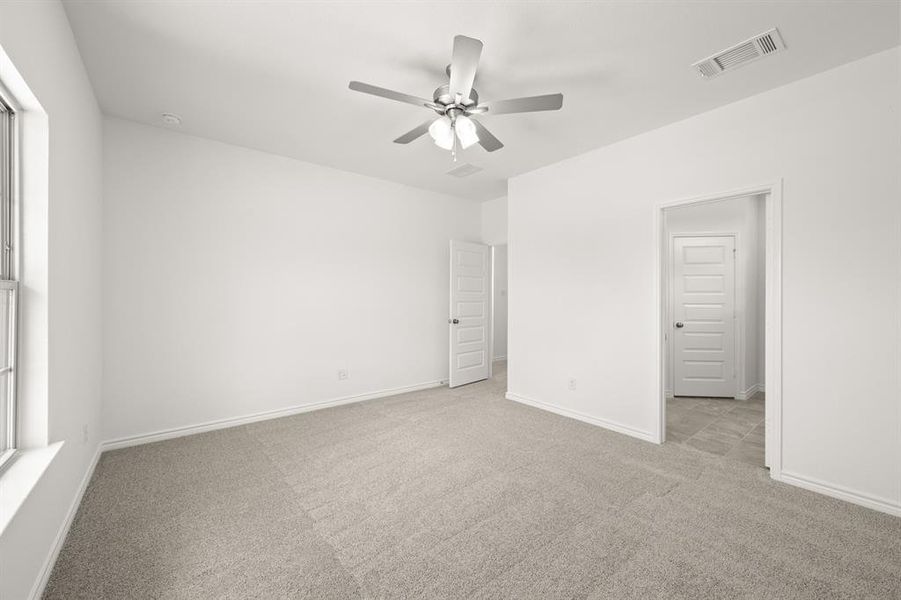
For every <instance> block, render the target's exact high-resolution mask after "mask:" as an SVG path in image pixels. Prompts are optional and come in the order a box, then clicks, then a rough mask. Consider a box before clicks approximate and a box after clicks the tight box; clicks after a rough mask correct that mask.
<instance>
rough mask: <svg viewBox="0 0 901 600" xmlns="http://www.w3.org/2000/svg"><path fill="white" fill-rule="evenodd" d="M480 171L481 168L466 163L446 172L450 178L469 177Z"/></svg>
mask: <svg viewBox="0 0 901 600" xmlns="http://www.w3.org/2000/svg"><path fill="white" fill-rule="evenodd" d="M481 170H482V167H477V166H475V165H471V164H469V163H466V164H465V165H460V166H459V167H456V168H454V169H451V170H450V171H448V172H447V174H448V175H450V176H451V177H469V176H470V175H472V174H473V173H478V172H479V171H481Z"/></svg>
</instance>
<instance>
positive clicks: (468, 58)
mask: <svg viewBox="0 0 901 600" xmlns="http://www.w3.org/2000/svg"><path fill="white" fill-rule="evenodd" d="M481 55H482V42H480V41H479V40H477V39H475V38H470V37H466V36H465V35H458V36H455V37H454V55H453V58H451V64H450V86H449V89H448V92H449V93H450V95H451V97H452V98H454V99H456V97H457V94H459V95H460V98H461V99H462V100H468V99H469V93H470V92H471V91H472V82H473V80H475V78H476V69H477V68H478V66H479V57H480V56H481Z"/></svg>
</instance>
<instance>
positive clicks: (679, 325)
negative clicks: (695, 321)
mask: <svg viewBox="0 0 901 600" xmlns="http://www.w3.org/2000/svg"><path fill="white" fill-rule="evenodd" d="M676 327H678V328H679V329H682V328H683V327H685V323H683V322H682V321H676Z"/></svg>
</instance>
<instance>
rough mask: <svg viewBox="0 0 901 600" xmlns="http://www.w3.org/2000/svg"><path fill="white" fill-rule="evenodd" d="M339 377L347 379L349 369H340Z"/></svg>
mask: <svg viewBox="0 0 901 600" xmlns="http://www.w3.org/2000/svg"><path fill="white" fill-rule="evenodd" d="M338 379H341V380H344V379H347V369H338Z"/></svg>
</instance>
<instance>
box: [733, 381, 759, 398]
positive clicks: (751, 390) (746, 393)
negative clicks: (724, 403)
mask: <svg viewBox="0 0 901 600" xmlns="http://www.w3.org/2000/svg"><path fill="white" fill-rule="evenodd" d="M762 391H764V386H763V384H762V383H755V384H754V385H752V386H751V387H749V388H748V389H746V390H745V391H743V392H738V393H737V394H735V399H736V400H749V399H751V398H753V397H754V395H755V394H757V392H762Z"/></svg>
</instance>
